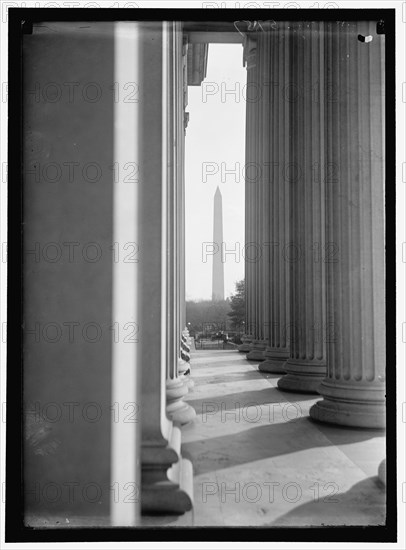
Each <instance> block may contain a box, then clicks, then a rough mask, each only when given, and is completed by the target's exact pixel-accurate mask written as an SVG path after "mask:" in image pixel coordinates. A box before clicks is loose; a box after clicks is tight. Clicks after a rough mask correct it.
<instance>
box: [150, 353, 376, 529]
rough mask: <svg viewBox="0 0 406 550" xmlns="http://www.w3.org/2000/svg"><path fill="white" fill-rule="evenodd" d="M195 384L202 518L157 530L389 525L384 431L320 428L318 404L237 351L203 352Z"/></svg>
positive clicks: (189, 450)
mask: <svg viewBox="0 0 406 550" xmlns="http://www.w3.org/2000/svg"><path fill="white" fill-rule="evenodd" d="M192 377H193V380H194V382H195V387H194V389H193V392H192V393H190V394H189V395H188V397H187V401H188V402H189V403H190V404H191V405H192V406H193V407H194V408H195V409H196V412H197V418H196V420H195V421H194V422H193V423H192V424H190V425H187V426H184V427H183V428H182V442H183V444H182V454H183V456H185V457H188V458H190V459H191V460H192V462H193V468H194V501H195V504H194V510H193V512H192V513H191V514H185V515H184V516H180V517H178V518H175V517H172V518H155V520H154V521H153V523H154V524H155V525H173V526H175V525H178V526H180V525H195V526H308V525H313V526H323V525H379V524H383V523H385V492H384V490H383V488H382V486H381V485H380V482H379V480H378V478H377V468H378V465H379V463H380V462H381V460H382V459H383V458H384V456H385V443H384V434H383V432H381V431H375V430H361V429H348V428H341V427H338V426H337V427H335V426H328V425H324V424H321V423H315V422H313V421H312V420H310V419H309V417H308V410H309V408H310V406H311V405H312V404H313V403H314V402H315V401H316V400H317V398H315V396H314V395H304V394H295V393H287V392H286V393H285V392H281V391H279V390H278V389H277V387H276V384H277V380H278V378H279V375H271V374H266V373H260V372H259V371H258V370H257V364H256V363H251V362H248V361H247V360H246V359H245V355H244V354H240V353H238V352H237V351H229V350H226V351H220V350H219V351H194V352H193V356H192ZM147 523H149V522H148V521H147Z"/></svg>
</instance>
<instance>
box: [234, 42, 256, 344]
mask: <svg viewBox="0 0 406 550" xmlns="http://www.w3.org/2000/svg"><path fill="white" fill-rule="evenodd" d="M244 57H245V61H246V65H247V87H246V90H247V92H246V96H247V99H246V101H247V105H246V124H245V255H244V262H245V308H246V309H245V335H244V337H243V343H242V344H241V345H240V346H239V348H238V349H239V351H241V352H244V353H247V352H250V350H251V348H252V342H253V340H254V337H255V310H256V303H255V295H256V280H255V270H254V265H253V262H252V261H251V255H252V250H251V249H252V245H251V243H254V245H255V232H254V223H255V193H254V191H255V181H254V184H253V183H251V179H252V174H253V173H254V174H255V171H254V172H253V170H252V168H251V170H250V167H249V163H251V162H253V154H254V147H253V139H254V131H255V109H256V104H255V97H256V93H257V90H256V88H255V86H256V80H257V70H256V42H255V40H254V39H253V38H252V37H248V38H247V43H246V44H245V46H244ZM254 168H255V166H254Z"/></svg>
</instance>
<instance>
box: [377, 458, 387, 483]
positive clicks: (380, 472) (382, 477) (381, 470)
mask: <svg viewBox="0 0 406 550" xmlns="http://www.w3.org/2000/svg"><path fill="white" fill-rule="evenodd" d="M378 477H379V481H380V482H381V483H383V485H386V458H385V459H384V460H382V462H381V463H380V464H379V468H378Z"/></svg>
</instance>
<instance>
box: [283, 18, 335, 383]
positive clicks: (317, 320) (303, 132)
mask: <svg viewBox="0 0 406 550" xmlns="http://www.w3.org/2000/svg"><path fill="white" fill-rule="evenodd" d="M323 36H324V31H323V23H321V22H320V23H318V22H317V23H310V22H303V23H297V24H295V25H294V26H293V32H292V33H291V41H292V42H291V45H292V56H291V61H292V62H291V67H292V73H291V82H292V84H293V88H292V92H293V93H294V94H295V97H294V101H292V103H291V133H292V139H291V164H290V166H289V171H288V178H289V182H290V198H291V209H290V212H291V239H292V240H291V242H290V246H289V250H287V251H286V257H287V260H288V262H290V277H291V278H290V290H291V327H290V356H289V359H288V360H287V362H286V363H285V369H286V375H285V376H283V377H282V378H281V379H280V380H279V381H278V388H280V389H282V390H290V391H297V392H305V393H308V392H315V393H317V389H318V387H319V385H320V383H321V381H322V380H323V378H324V377H325V374H326V343H325V338H324V334H323V330H324V327H325V323H326V282H325V262H324V261H323V260H322V259H321V258H320V249H323V247H324V243H325V190H324V186H325V178H324V174H323V166H324V163H325V159H324V94H323V93H322V91H323V90H324V65H323V59H324V53H323V46H324V43H323Z"/></svg>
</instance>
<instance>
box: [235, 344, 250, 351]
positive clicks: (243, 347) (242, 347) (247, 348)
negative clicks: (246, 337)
mask: <svg viewBox="0 0 406 550" xmlns="http://www.w3.org/2000/svg"><path fill="white" fill-rule="evenodd" d="M237 349H238V351H239V352H241V353H248V352H249V351H250V350H251V344H248V343H244V344H240V345H239V346H237Z"/></svg>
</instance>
